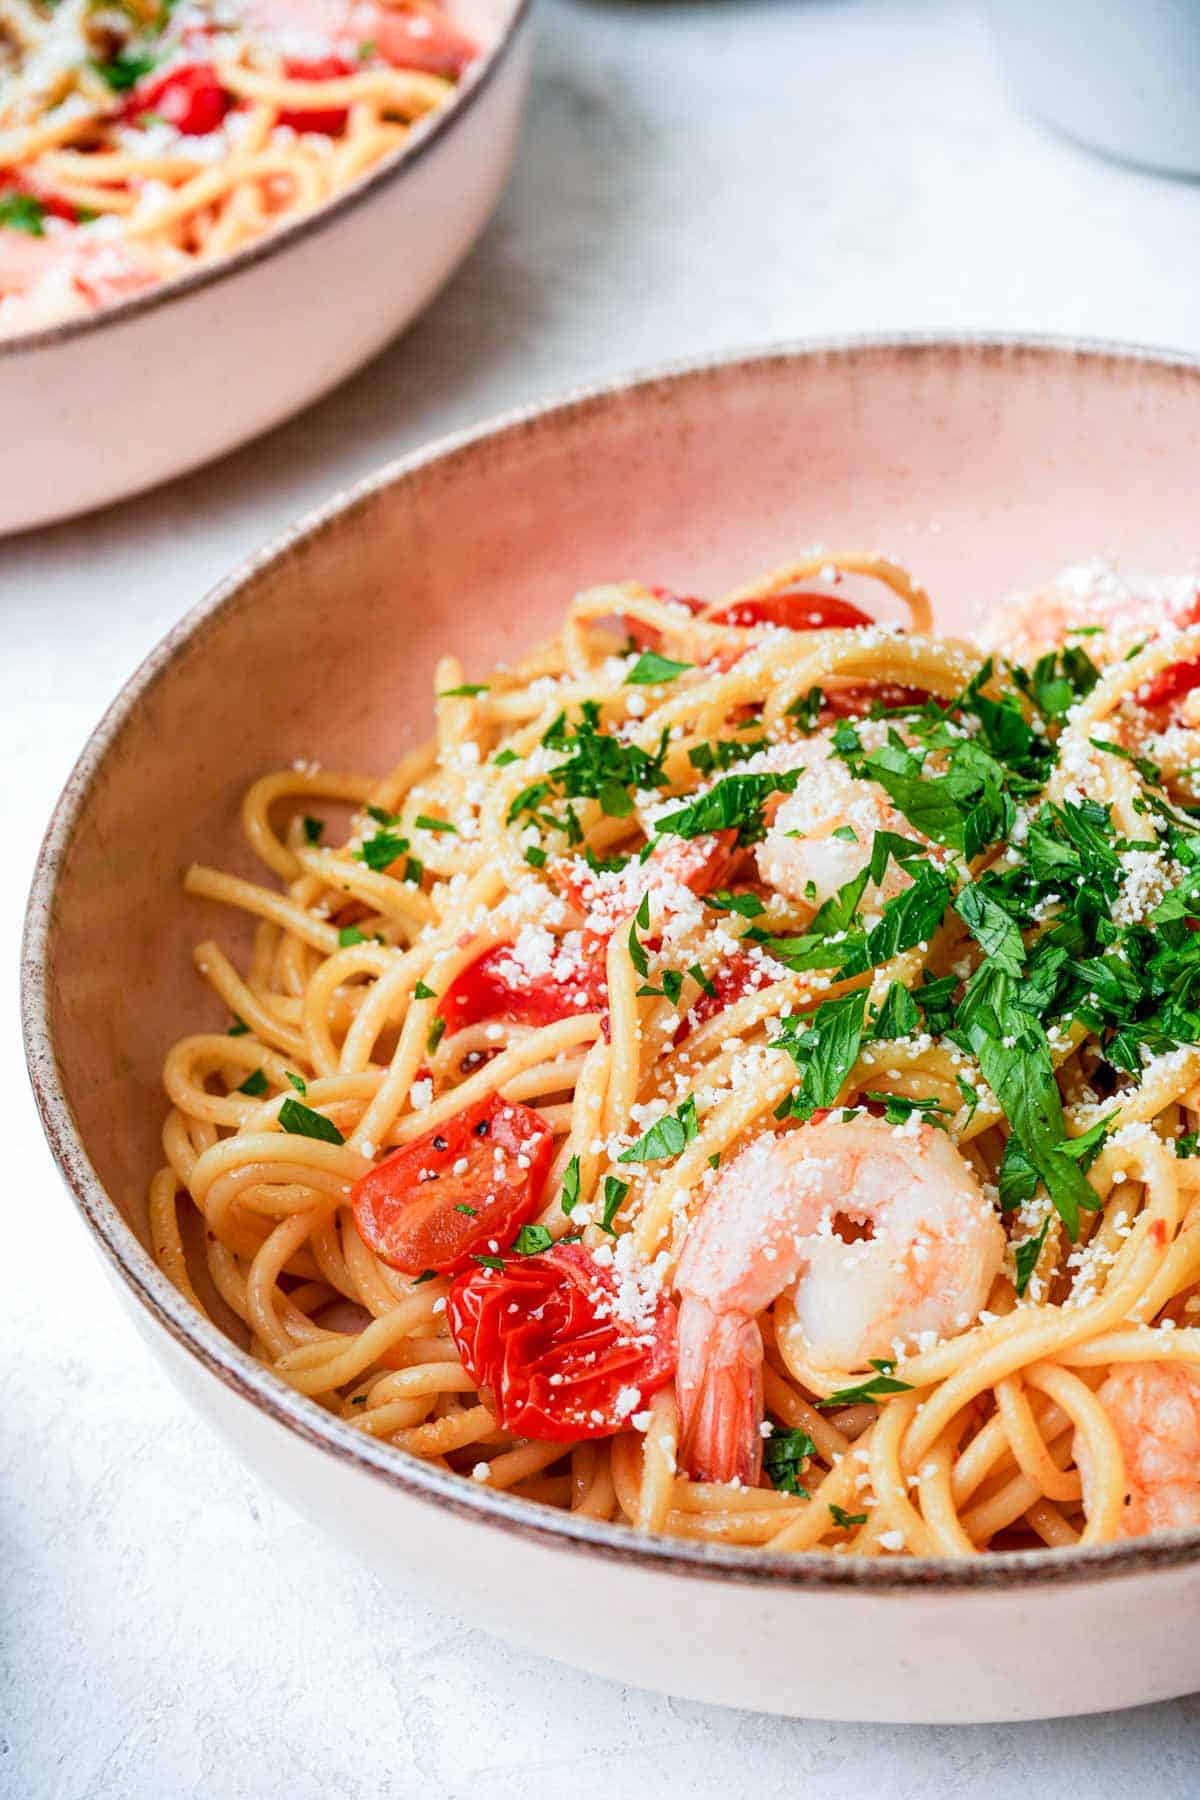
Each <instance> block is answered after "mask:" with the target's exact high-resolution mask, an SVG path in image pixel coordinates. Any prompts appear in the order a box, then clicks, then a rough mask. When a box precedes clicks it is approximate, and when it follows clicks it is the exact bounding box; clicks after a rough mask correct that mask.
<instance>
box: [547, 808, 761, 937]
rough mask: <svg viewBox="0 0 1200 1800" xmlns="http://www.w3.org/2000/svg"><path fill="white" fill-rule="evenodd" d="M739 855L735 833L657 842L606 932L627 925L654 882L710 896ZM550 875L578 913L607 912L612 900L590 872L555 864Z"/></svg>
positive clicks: (717, 833)
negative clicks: (595, 909) (625, 906)
mask: <svg viewBox="0 0 1200 1800" xmlns="http://www.w3.org/2000/svg"><path fill="white" fill-rule="evenodd" d="M680 804H681V805H682V802H680ZM739 855H740V851H739V850H738V847H737V832H736V831H732V830H730V831H706V832H704V833H702V834H701V836H700V837H694V838H671V837H667V838H660V839H659V841H658V842H657V843H656V844H655V846H654V852H653V854H652V855H651V856H649V857H648V858H647V859H646V862H645V863H644V864H642V865H640V867H639V870H638V876H637V885H636V888H635V889H634V890H633V898H632V900H631V902H630V904H629V907H628V912H625V911H621V910H619V908H620V902H619V901H618V902H617V903H616V907H617V909H616V910H613V922H612V924H611V925H610V926H609V930H610V931H611V930H615V929H616V926H617V925H619V924H621V923H623V922H624V923H627V922H628V917H629V915H630V914H632V912H633V910H634V908H635V907H636V906H637V904H638V902H639V900H640V898H641V896H642V894H644V893H645V891H646V889H647V888H648V887H652V886H653V885H654V882H655V880H656V878H657V879H658V880H659V881H666V882H678V884H679V885H680V887H685V888H688V889H689V890H690V891H691V892H692V893H693V894H710V893H711V892H712V890H713V889H714V888H719V887H723V886H724V884H725V883H726V881H728V879H729V876H730V873H731V872H732V870H733V868H734V866H735V865H736V863H737V861H738V857H739ZM553 874H554V885H555V887H556V888H557V889H558V891H559V893H560V894H562V896H563V898H564V899H566V900H569V901H570V902H571V905H572V906H574V907H575V908H576V909H577V910H578V911H579V912H582V913H586V912H588V911H590V910H591V909H592V907H594V906H597V905H601V906H603V907H604V910H605V911H606V912H607V911H609V910H610V908H609V906H608V905H607V902H608V901H609V900H610V898H611V896H609V895H607V894H606V893H605V891H604V889H603V888H602V887H601V886H600V885H599V882H598V880H597V878H596V877H595V876H593V875H592V873H591V871H590V870H588V871H587V873H586V874H585V875H580V874H579V873H578V864H577V863H576V862H575V861H570V862H563V863H560V864H557V865H556V866H555V868H554V871H553Z"/></svg>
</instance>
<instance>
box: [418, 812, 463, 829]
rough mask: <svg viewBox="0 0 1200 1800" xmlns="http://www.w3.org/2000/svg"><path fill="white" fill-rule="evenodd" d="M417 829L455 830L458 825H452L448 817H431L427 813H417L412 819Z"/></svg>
mask: <svg viewBox="0 0 1200 1800" xmlns="http://www.w3.org/2000/svg"><path fill="white" fill-rule="evenodd" d="M413 824H414V825H415V826H416V828H417V830H418V831H450V832H455V833H456V832H457V831H458V826H457V825H452V824H451V823H450V821H449V819H431V818H430V817H429V815H428V813H418V814H417V816H416V818H415V819H414V820H413Z"/></svg>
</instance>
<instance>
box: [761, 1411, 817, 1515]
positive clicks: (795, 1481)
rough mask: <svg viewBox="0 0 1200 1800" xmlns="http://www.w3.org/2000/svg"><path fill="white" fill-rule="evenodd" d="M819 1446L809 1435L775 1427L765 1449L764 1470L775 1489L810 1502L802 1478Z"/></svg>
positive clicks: (772, 1428)
mask: <svg viewBox="0 0 1200 1800" xmlns="http://www.w3.org/2000/svg"><path fill="white" fill-rule="evenodd" d="M816 1448H817V1446H816V1445H815V1444H814V1443H813V1441H812V1439H811V1438H810V1437H809V1435H808V1433H807V1431H788V1430H787V1429H786V1428H785V1427H784V1426H782V1425H773V1426H772V1427H771V1435H770V1437H769V1438H768V1439H767V1441H766V1443H765V1444H764V1445H763V1469H764V1470H765V1472H766V1475H767V1479H768V1480H769V1481H770V1483H771V1486H772V1487H773V1488H775V1489H776V1491H777V1492H778V1493H781V1494H798V1495H799V1496H800V1498H801V1499H802V1500H807V1499H809V1498H810V1495H809V1492H808V1489H807V1488H806V1487H803V1486H801V1483H800V1475H801V1474H802V1472H803V1469H804V1465H805V1463H806V1462H807V1461H808V1459H809V1457H810V1456H813V1455H815V1454H816Z"/></svg>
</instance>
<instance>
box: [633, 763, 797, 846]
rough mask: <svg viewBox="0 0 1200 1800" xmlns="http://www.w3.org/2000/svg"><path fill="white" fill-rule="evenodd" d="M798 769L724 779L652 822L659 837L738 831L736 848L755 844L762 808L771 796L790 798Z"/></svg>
mask: <svg viewBox="0 0 1200 1800" xmlns="http://www.w3.org/2000/svg"><path fill="white" fill-rule="evenodd" d="M800 774H801V771H800V770H799V769H786V770H781V771H780V773H779V774H777V775H775V774H772V775H726V776H725V777H724V779H723V780H721V781H718V782H716V783H714V785H713V786H712V787H710V788H709V789H708V791H707V792H706V793H703V794H700V795H698V796H697V797H696V798H695V799H694V800H690V801H689V802H688V803H687V805H686V806H682V807H680V808H679V809H678V810H677V811H675V812H670V813H666V814H665V815H664V816H663V817H662V818H660V819H657V820H656V821H655V825H654V830H655V833H656V834H657V835H658V836H659V837H666V836H671V837H681V838H694V837H700V836H701V835H702V834H704V833H705V832H709V831H728V830H730V829H732V828H733V827H736V828H737V834H738V840H737V841H738V843H739V844H754V843H757V842H758V840H759V839H760V838H761V837H763V836H764V835H765V833H766V821H765V819H764V817H763V807H764V806H765V805H766V802H767V801H768V800H769V799H770V798H771V796H772V795H773V794H778V793H784V794H790V793H791V792H792V789H793V788H794V787H795V785H796V783H797V782H798V781H799V779H800Z"/></svg>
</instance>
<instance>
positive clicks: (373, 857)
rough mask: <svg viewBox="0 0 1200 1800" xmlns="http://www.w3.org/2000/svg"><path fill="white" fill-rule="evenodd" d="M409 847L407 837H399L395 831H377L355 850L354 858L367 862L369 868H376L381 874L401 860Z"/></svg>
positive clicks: (356, 860) (357, 860)
mask: <svg viewBox="0 0 1200 1800" xmlns="http://www.w3.org/2000/svg"><path fill="white" fill-rule="evenodd" d="M407 849H408V839H407V838H403V837H397V836H396V834H395V832H393V831H377V832H376V833H375V834H374V836H373V837H369V838H367V839H366V840H365V841H364V842H363V843H362V844H360V845H359V847H358V849H357V850H356V851H355V852H354V860H355V862H361V863H366V865H367V867H368V869H374V870H375V872H376V873H377V874H379V873H382V871H383V870H385V869H389V868H390V867H391V866H392V864H393V863H394V862H397V861H399V859H400V857H402V856H403V855H404V852H405V851H406V850H407Z"/></svg>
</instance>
